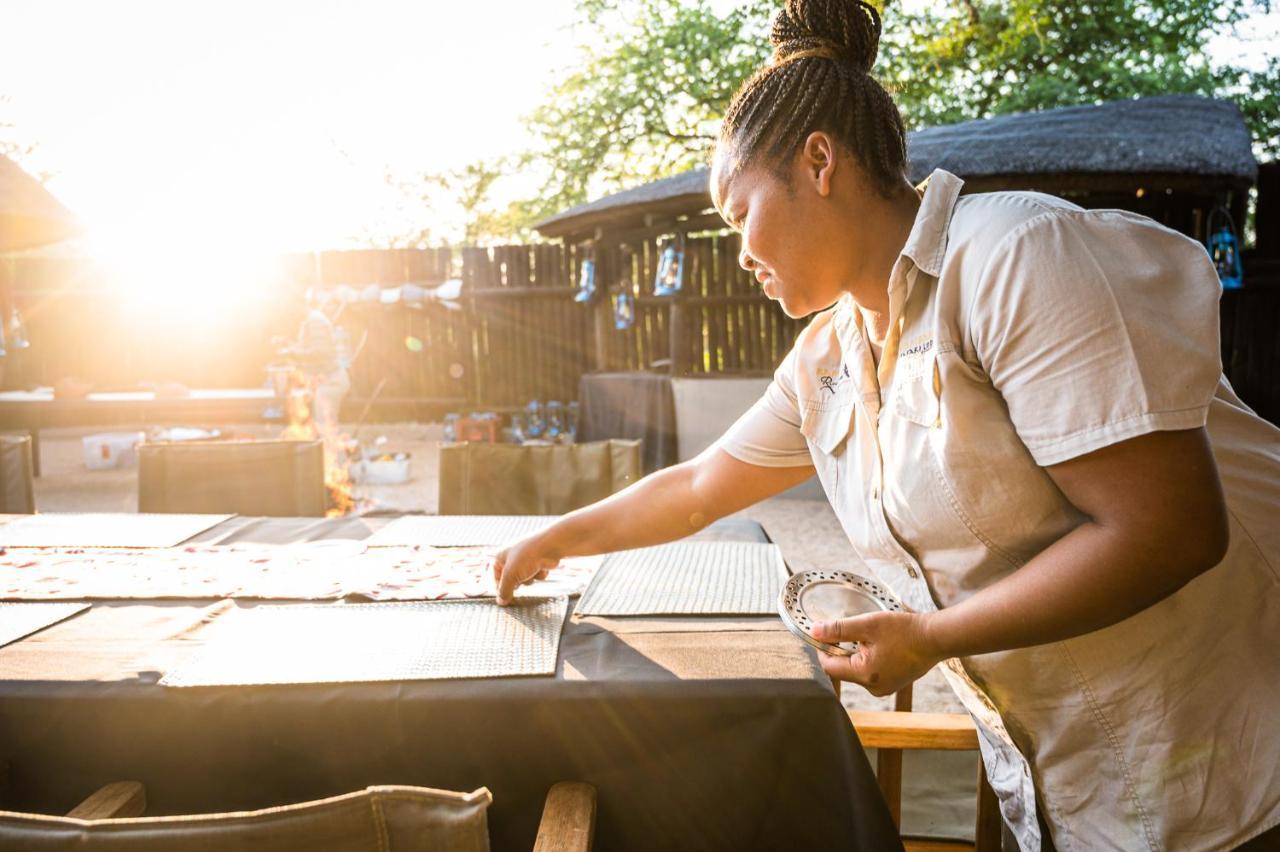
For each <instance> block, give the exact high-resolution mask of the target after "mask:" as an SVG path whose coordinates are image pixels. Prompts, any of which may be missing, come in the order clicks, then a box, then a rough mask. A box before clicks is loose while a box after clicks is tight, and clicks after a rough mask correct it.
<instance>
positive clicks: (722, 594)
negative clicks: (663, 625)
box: [575, 541, 787, 615]
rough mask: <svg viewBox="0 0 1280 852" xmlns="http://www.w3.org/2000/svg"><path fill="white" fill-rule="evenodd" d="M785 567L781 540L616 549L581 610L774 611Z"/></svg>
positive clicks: (596, 612)
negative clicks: (780, 549)
mask: <svg viewBox="0 0 1280 852" xmlns="http://www.w3.org/2000/svg"><path fill="white" fill-rule="evenodd" d="M786 579H787V569H786V566H785V565H784V564H783V562H782V554H781V552H779V550H778V547H777V545H774V544H757V543H754V542H742V541H706V542H702V541H690V542H676V543H674V544H663V545H659V546H657V547H644V548H640V549H638V550H626V551H623V552H621V553H615V554H613V555H611V556H609V558H607V559H606V560H605V562H604V565H602V566H601V567H600V570H599V572H597V573H596V576H595V579H594V580H592V581H591V585H590V586H588V587H587V590H586V591H585V592H583V593H582V599H581V600H579V601H578V606H577V608H576V609H575V612H576V613H577V614H578V615H776V614H777V612H778V591H779V590H780V589H781V588H782V584H783V583H784V582H786Z"/></svg>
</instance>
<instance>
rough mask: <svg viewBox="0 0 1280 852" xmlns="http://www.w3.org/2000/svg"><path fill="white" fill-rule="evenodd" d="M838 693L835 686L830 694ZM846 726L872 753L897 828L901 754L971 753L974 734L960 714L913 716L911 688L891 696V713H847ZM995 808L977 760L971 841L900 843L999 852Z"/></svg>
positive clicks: (910, 850) (925, 850)
mask: <svg viewBox="0 0 1280 852" xmlns="http://www.w3.org/2000/svg"><path fill="white" fill-rule="evenodd" d="M839 693H840V690H839V686H838V682H837V687H836V695H837V696H838V695H839ZM849 721H850V722H852V723H853V727H854V730H856V731H857V732H858V739H860V740H861V741H862V745H863V746H864V747H865V748H874V749H876V781H877V782H878V783H879V785H880V791H881V792H882V793H883V794H884V798H885V801H886V802H888V804H889V813H890V814H891V815H892V816H893V822H894V825H897V826H899V828H901V825H902V752H903V751H905V750H913V749H918V750H939V751H977V750H978V732H977V729H976V728H974V725H973V720H972V719H970V718H969V716H968V714H965V713H913V712H912V711H911V687H909V686H908V687H907V688H906V689H904V690H901V691H900V692H898V693H897V695H895V696H894V709H893V710H850V711H849ZM1001 830H1002V829H1001V822H1000V807H999V803H998V802H997V800H996V795H995V792H994V791H993V790H992V789H991V785H990V784H988V783H987V776H986V773H985V772H983V768H982V759H981V757H979V759H978V813H977V819H976V821H975V825H974V842H973V843H969V842H967V841H961V840H933V839H928V838H915V837H906V836H904V837H903V838H902V845H903V847H904V848H905V850H906V852H961V850H975V852H1000V835H1001Z"/></svg>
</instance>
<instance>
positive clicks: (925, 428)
mask: <svg viewBox="0 0 1280 852" xmlns="http://www.w3.org/2000/svg"><path fill="white" fill-rule="evenodd" d="M879 28H880V22H879V18H878V16H877V15H876V13H875V11H874V10H873V9H872V8H871V7H869V6H867V5H865V4H861V3H854V2H849V0H791V2H788V3H787V5H786V8H785V9H784V10H782V11H781V12H780V13H779V14H778V16H777V18H776V20H775V23H774V27H773V33H772V41H773V43H774V45H775V48H776V53H775V57H774V60H773V62H772V63H771V64H769V65H767V66H766V67H764V68H763V69H761V70H760V71H759V72H758V73H757V74H756V75H755V76H754V77H752V78H751V79H750V80H749V81H747V83H746V84H745V85H744V86H743V87H742V89H741V90H740V91H739V93H738V95H737V96H736V98H735V100H734V102H733V103H732V105H731V106H730V108H729V110H728V113H727V115H726V117H725V120H724V125H723V129H722V132H721V136H720V140H719V144H718V146H717V149H716V153H715V159H714V164H713V169H712V195H713V198H714V200H715V202H716V205H717V208H718V209H719V210H720V211H721V213H722V214H723V215H724V217H725V220H726V221H727V222H729V223H730V224H731V225H732V226H733V227H734V228H736V229H738V230H739V231H740V232H741V234H742V253H741V257H740V261H741V263H742V265H743V266H744V267H745V268H747V269H748V270H750V271H752V272H753V273H755V275H756V277H757V278H758V279H759V281H760V283H761V286H762V287H763V288H764V292H765V294H766V295H768V296H769V297H770V298H772V299H776V300H778V301H779V302H780V303H781V305H782V307H783V309H784V310H785V311H786V312H787V314H788V315H790V316H793V317H799V316H804V315H807V314H810V313H813V312H819V313H818V314H817V316H815V317H814V319H813V320H812V322H811V323H810V324H809V325H808V327H807V328H806V329H805V330H804V332H803V333H802V334H801V335H800V337H799V339H798V340H797V342H796V345H795V348H794V349H793V350H792V352H791V353H790V354H789V355H788V356H787V358H786V359H785V360H784V361H783V363H782V365H781V366H780V367H779V369H778V371H777V373H776V375H775V378H774V381H773V383H772V385H771V386H770V387H769V389H768V391H767V392H766V394H765V395H764V397H763V398H762V399H761V400H760V401H759V402H758V403H757V404H756V405H755V407H754V408H752V409H751V410H750V411H749V412H748V413H747V414H746V415H744V416H743V417H742V419H741V420H739V421H738V423H737V424H735V425H734V426H733V427H732V428H731V429H730V430H729V432H728V433H727V434H726V435H725V436H724V437H723V438H722V439H721V440H720V441H719V442H718V444H716V445H715V446H713V447H712V448H711V449H709V450H708V451H707V452H705V453H703V454H702V455H701V456H700V457H698V458H697V459H695V460H693V461H691V462H688V463H686V464H682V465H679V466H677V467H674V468H669V469H667V470H664V471H662V472H660V473H657V474H654V475H653V476H651V477H648V478H647V479H645V480H643V481H641V482H640V483H637V484H636V485H635V486H633V487H632V488H630V489H627V490H626V491H623V492H621V493H619V494H617V495H615V496H613V497H611V498H609V499H607V500H604V501H602V502H600V503H598V504H596V505H594V506H591V507H588V508H586V509H583V510H581V511H579V512H575V513H573V514H570V515H567V516H565V517H564V518H563V519H561V520H560V521H559V522H558V523H556V524H555V525H553V526H552V527H550V528H549V529H547V530H546V531H545V532H543V533H541V534H539V535H536V536H533V537H531V538H528V539H525V540H524V541H521V542H519V543H517V544H515V545H514V546H512V547H509V548H508V549H507V550H505V551H504V552H503V553H502V554H501V555H500V556H499V557H498V558H497V560H496V563H495V576H496V578H497V580H498V583H499V598H500V599H501V600H503V601H506V600H509V599H510V595H511V593H512V591H513V590H514V588H515V587H516V586H517V585H518V584H520V583H523V582H527V581H529V580H531V579H532V578H535V577H539V576H542V575H544V574H545V572H546V571H547V570H548V569H549V568H551V567H553V566H554V565H555V564H556V563H557V561H558V560H559V559H560V558H561V557H564V556H570V555H579V554H591V553H600V552H605V551H611V550H617V549H622V548H630V547H638V546H643V545H650V544H656V543H658V542H662V541H668V540H671V539H675V538H679V537H681V536H684V535H687V534H689V533H691V532H693V531H694V530H696V529H698V528H700V527H702V526H703V525H705V524H706V523H708V522H709V521H711V520H713V519H715V518H717V517H720V516H722V515H725V514H728V513H731V512H735V511H737V510H739V509H741V508H743V507H745V506H748V505H750V504H752V503H754V502H756V501H758V500H761V499H764V498H766V497H769V496H770V495H773V494H777V493H779V492H781V491H783V490H785V489H786V488H788V487H790V486H792V485H795V484H797V483H799V482H800V481H802V480H804V479H806V478H807V477H808V476H810V475H811V474H812V473H813V472H814V471H815V469H816V471H817V474H818V476H819V478H820V479H821V481H822V484H823V486H824V488H825V490H826V494H827V497H828V498H829V499H830V501H831V504H832V506H833V507H834V509H835V511H836V514H837V515H838V516H839V518H840V521H841V523H842V525H843V527H844V529H845V531H846V533H847V534H848V536H849V539H850V541H851V543H852V544H853V546H854V549H855V551H856V553H857V555H858V556H859V557H860V558H861V560H862V562H863V563H865V565H866V566H867V568H868V569H869V570H870V571H872V572H873V573H874V574H875V576H876V577H877V578H878V579H879V580H880V581H881V582H883V583H885V584H887V585H888V586H890V587H891V588H892V589H893V590H894V592H895V593H896V594H897V595H898V596H899V597H900V598H901V599H902V601H903V602H904V603H905V604H906V605H907V607H908V608H909V609H910V610H912V612H910V613H883V614H875V615H864V616H859V617H856V618H848V619H844V620H841V621H838V622H835V623H828V624H825V625H822V626H821V627H820V629H819V631H816V632H820V635H821V638H824V639H826V640H828V641H832V642H834V641H838V640H840V641H843V640H856V641H857V642H859V653H858V654H857V655H856V656H853V657H847V658H846V657H825V658H824V659H823V661H822V664H823V667H824V668H825V669H826V671H827V672H828V673H829V674H831V675H832V676H834V677H838V678H841V679H844V680H849V681H852V682H854V683H858V684H861V685H863V686H864V687H866V688H867V689H868V690H870V691H871V692H872V693H874V694H877V695H884V694H888V693H890V692H893V691H896V690H898V689H900V688H901V687H903V686H906V685H907V684H909V683H911V682H912V681H913V680H915V679H916V678H918V677H920V676H921V675H922V674H924V673H925V672H926V671H928V670H929V669H930V668H931V667H932V666H934V665H935V664H938V663H943V664H944V665H943V668H942V670H943V672H944V674H945V675H946V676H947V678H948V680H949V681H950V682H951V684H952V686H953V687H954V689H955V690H956V692H957V694H958V695H959V696H960V698H961V700H962V701H963V702H964V704H965V706H966V708H967V709H968V710H969V711H970V713H971V714H972V715H973V717H974V719H975V721H976V723H977V726H978V730H979V733H980V742H981V747H982V754H983V759H984V762H985V765H986V771H987V773H988V776H989V778H990V781H991V784H992V787H993V788H994V789H995V791H996V793H997V795H998V796H999V798H1000V804H1001V810H1002V814H1003V816H1004V819H1005V822H1006V823H1007V825H1008V826H1009V828H1010V829H1011V831H1012V833H1013V835H1014V836H1015V837H1016V839H1017V841H1018V843H1019V845H1020V846H1021V848H1023V849H1040V848H1052V846H1053V845H1056V846H1057V847H1058V848H1061V849H1064V850H1065V849H1106V848H1114V849H1126V850H1129V849H1230V848H1234V847H1236V846H1238V845H1240V844H1242V843H1245V842H1246V841H1249V840H1250V839H1251V838H1258V837H1259V835H1261V834H1262V833H1263V832H1267V831H1268V830H1269V829H1272V828H1273V827H1274V826H1276V824H1277V822H1280V725H1278V723H1277V719H1280V653H1277V644H1278V643H1280V579H1278V576H1277V572H1280V523H1278V522H1277V519H1278V518H1280V511H1278V510H1280V432H1278V431H1277V430H1276V429H1275V428H1274V427H1272V426H1270V425H1269V424H1267V423H1266V422H1265V421H1262V420H1261V419H1259V418H1258V417H1257V416H1255V415H1254V414H1253V413H1252V412H1251V411H1250V410H1249V409H1248V408H1246V407H1245V406H1244V405H1243V404H1242V403H1241V402H1240V401H1239V400H1238V399H1237V398H1236V397H1235V395H1234V394H1233V392H1232V391H1231V388H1230V387H1229V385H1228V384H1227V383H1226V381H1225V380H1224V379H1223V377H1222V373H1221V367H1220V363H1219V355H1218V336H1217V335H1218V326H1217V300H1218V296H1219V287H1218V283H1217V278H1216V276H1215V274H1214V270H1213V268H1212V266H1211V264H1210V263H1209V260H1208V258H1207V256H1206V254H1205V251H1204V249H1203V248H1202V247H1201V246H1200V245H1199V244H1197V243H1195V242H1193V241H1192V240H1189V239H1187V238H1185V237H1183V236H1181V235H1179V234H1176V233H1174V232H1172V231H1170V230H1167V229H1165V228H1163V227H1161V226H1160V225H1157V224H1156V223H1154V222H1151V221H1150V220H1147V219H1145V218H1143V217H1141V216H1136V215H1133V214H1130V213H1125V212H1120V211H1085V210H1081V209H1080V208H1078V207H1075V206H1074V205H1071V204H1069V203H1066V202H1064V201H1061V200H1059V199H1056V198H1052V197H1050V196H1045V195H1040V194H1037V193H992V194H986V195H971V196H966V197H964V198H960V197H959V191H960V187H961V183H962V182H961V181H960V180H959V179H958V178H956V177H955V176H953V175H950V174H948V173H946V172H943V171H938V172H935V173H934V174H933V175H932V176H931V177H930V179H929V180H928V182H927V186H926V187H924V188H923V189H922V190H921V191H917V190H915V189H913V188H912V187H911V186H910V185H909V184H908V183H907V182H906V180H905V177H904V174H905V163H904V159H905V142H904V134H903V128H902V123H901V120H900V118H899V116H898V112H897V109H896V107H895V106H894V105H893V103H892V100H891V99H890V98H889V96H888V95H887V94H886V93H885V92H884V90H883V89H882V88H881V87H880V86H879V85H878V84H877V83H876V82H875V81H874V80H873V79H872V78H871V77H870V76H869V75H868V72H869V69H870V68H871V65H872V62H873V60H874V57H875V52H876V46H877V42H878V38H879V32H880V29H879ZM1268 837H1269V838H1270V839H1271V840H1280V837H1277V836H1276V832H1274V831H1273V832H1270V834H1269V835H1268ZM1259 840H1263V841H1264V842H1265V840H1266V838H1259Z"/></svg>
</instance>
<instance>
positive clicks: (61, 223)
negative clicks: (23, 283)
mask: <svg viewBox="0 0 1280 852" xmlns="http://www.w3.org/2000/svg"><path fill="white" fill-rule="evenodd" d="M80 229H81V228H80V223H79V222H78V221H76V218H75V216H73V215H72V214H71V211H69V210H68V209H67V208H65V207H63V206H62V204H61V203H60V202H59V201H58V199H56V198H54V197H53V196H52V195H50V194H49V191H48V190H47V189H45V188H44V187H43V186H42V185H41V184H40V182H39V181H38V180H36V179H35V178H33V177H32V176H31V175H29V174H27V173H26V172H24V171H23V170H22V169H20V168H18V165H17V163H15V162H13V161H12V160H10V159H9V158H8V157H5V156H3V155H0V252H7V251H21V250H23V249H31V248H36V247H38V246H43V245H49V244H50V243H56V242H59V241H61V240H65V239H66V238H68V237H71V236H74V235H75V234H77V233H79V231H80Z"/></svg>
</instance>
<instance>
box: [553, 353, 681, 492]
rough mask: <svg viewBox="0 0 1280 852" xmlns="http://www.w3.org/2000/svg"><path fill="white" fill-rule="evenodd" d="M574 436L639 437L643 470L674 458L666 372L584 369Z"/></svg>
mask: <svg viewBox="0 0 1280 852" xmlns="http://www.w3.org/2000/svg"><path fill="white" fill-rule="evenodd" d="M578 401H579V404H580V405H581V414H580V417H581V422H580V423H579V425H578V440H579V441H603V440H607V439H609V438H626V439H629V440H635V439H640V440H641V441H643V442H644V443H643V445H642V446H641V448H640V453H641V458H642V460H643V462H644V470H645V473H653V472H654V471H655V470H660V469H661V468H664V467H668V466H670V465H673V464H675V463H676V462H677V461H679V455H678V452H677V449H676V405H675V400H674V399H673V398H672V396H671V377H670V376H664V375H660V374H658V373H588V374H586V375H584V376H583V377H582V380H581V381H580V382H579V384H578Z"/></svg>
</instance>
